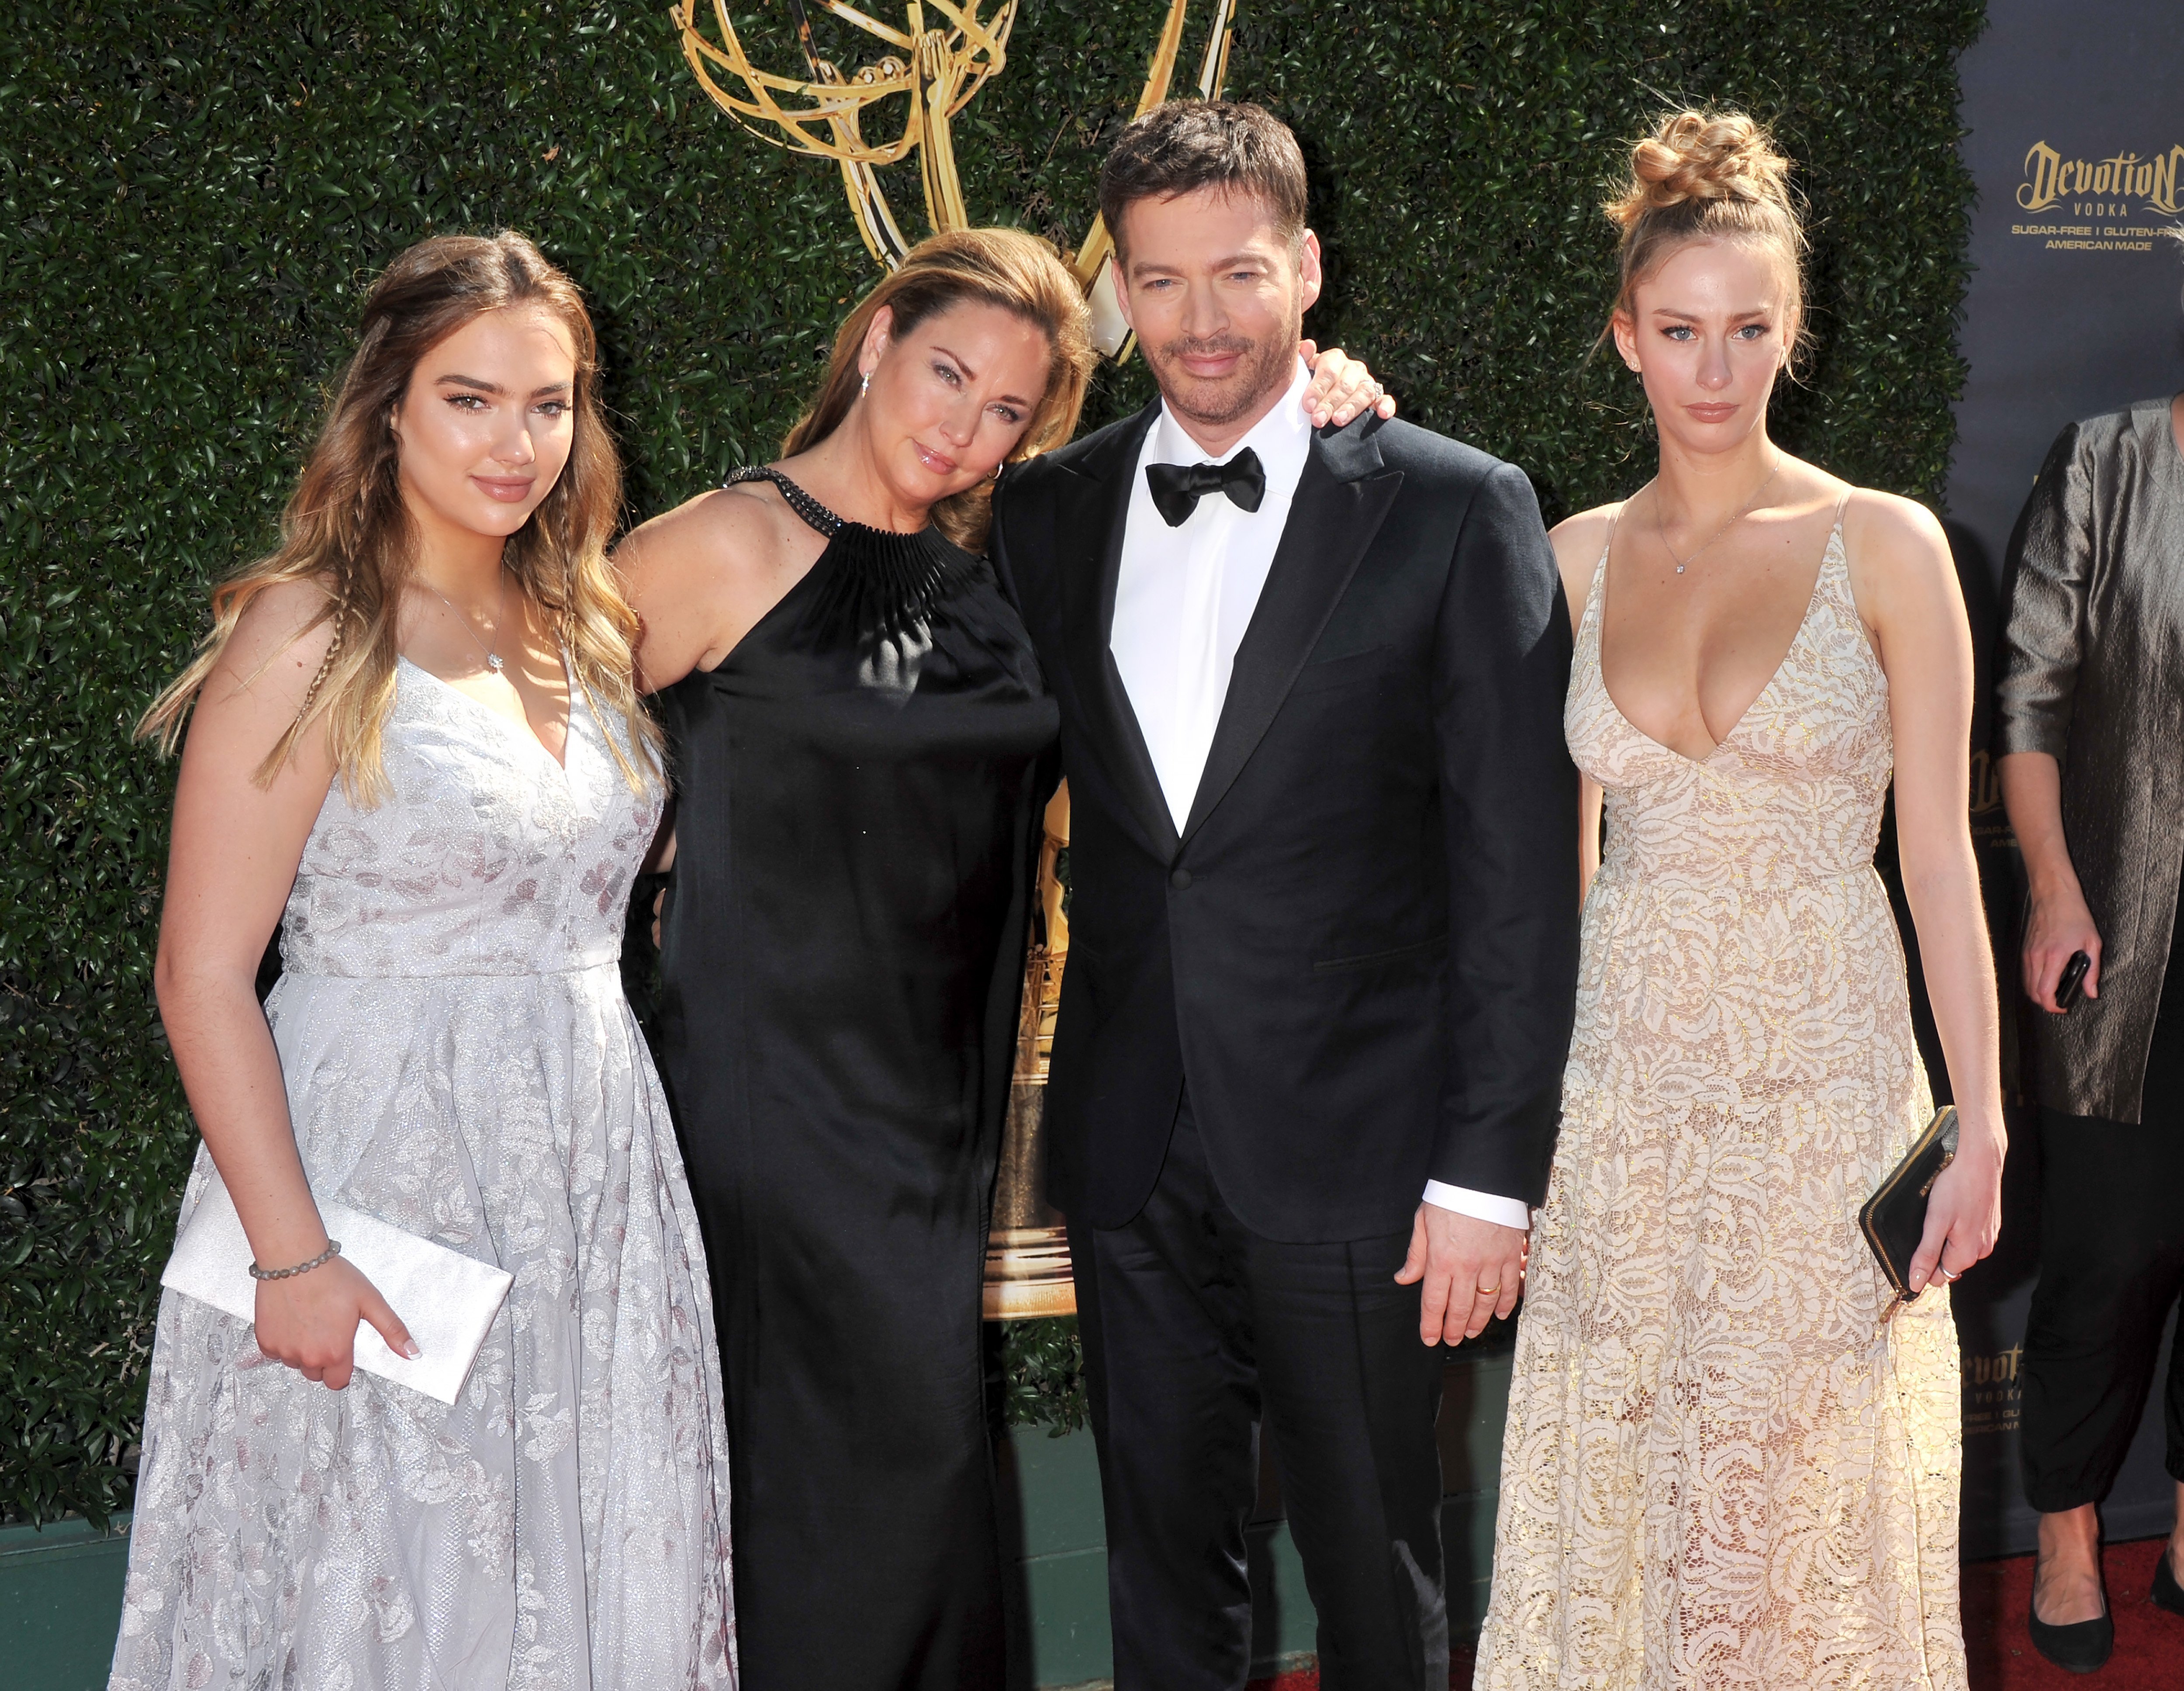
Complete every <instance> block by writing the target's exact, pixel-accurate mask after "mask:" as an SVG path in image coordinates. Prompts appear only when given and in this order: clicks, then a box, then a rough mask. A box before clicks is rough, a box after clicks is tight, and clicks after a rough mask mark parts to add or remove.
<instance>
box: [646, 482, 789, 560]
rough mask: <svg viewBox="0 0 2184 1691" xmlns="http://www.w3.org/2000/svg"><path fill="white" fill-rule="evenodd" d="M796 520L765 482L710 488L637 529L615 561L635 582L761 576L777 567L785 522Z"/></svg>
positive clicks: (779, 497)
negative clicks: (664, 576) (666, 576)
mask: <svg viewBox="0 0 2184 1691" xmlns="http://www.w3.org/2000/svg"><path fill="white" fill-rule="evenodd" d="M790 516H792V514H791V513H790V512H789V511H788V506H787V505H784V504H783V501H782V498H781V495H780V494H777V493H776V492H775V491H774V490H773V489H772V488H771V487H768V486H766V485H765V484H763V483H738V484H736V485H735V486H733V487H726V488H708V489H707V490H706V491H705V492H704V493H702V494H698V495H697V496H696V497H695V498H693V499H685V500H683V501H682V504H681V505H677V506H676V507H675V509H674V510H672V511H663V512H662V513H661V514H660V516H655V517H654V518H652V519H651V520H650V521H649V522H643V523H641V524H639V525H638V527H636V528H633V529H632V530H631V531H630V533H629V535H628V537H627V539H624V540H623V542H622V543H621V546H620V547H619V548H618V549H617V550H616V554H615V560H616V563H617V564H618V565H620V566H621V568H622V570H623V571H624V572H626V573H627V574H629V575H631V576H632V577H638V576H641V575H645V574H654V573H659V572H668V573H671V574H675V575H677V576H684V575H688V574H692V573H697V574H706V575H710V574H715V573H722V572H725V573H727V574H731V575H733V573H735V572H737V571H738V570H739V569H744V570H750V571H753V572H757V573H761V574H762V573H765V572H767V571H769V570H770V569H771V568H772V564H773V559H772V554H773V552H774V551H776V550H777V549H778V547H779V545H780V544H781V541H782V539H783V529H784V524H783V518H784V517H790ZM792 520H793V519H792Z"/></svg>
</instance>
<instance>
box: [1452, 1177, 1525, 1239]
mask: <svg viewBox="0 0 2184 1691" xmlns="http://www.w3.org/2000/svg"><path fill="white" fill-rule="evenodd" d="M1426 1202H1427V1203H1430V1204H1432V1205H1433V1206H1434V1207H1435V1208H1437V1209H1452V1210H1454V1211H1455V1212H1456V1213H1457V1214H1458V1215H1468V1216H1470V1217H1472V1218H1473V1219H1474V1220H1478V1221H1491V1222H1494V1223H1496V1225H1500V1226H1503V1227H1514V1228H1517V1229H1518V1230H1519V1231H1529V1229H1530V1227H1531V1225H1532V1212H1531V1211H1530V1209H1529V1208H1526V1206H1525V1205H1524V1203H1523V1202H1522V1201H1521V1200H1519V1199H1517V1198H1513V1197H1497V1196H1496V1194H1494V1193H1492V1192H1474V1191H1472V1189H1471V1188H1470V1187H1469V1186H1451V1185H1449V1184H1448V1182H1447V1181H1446V1180H1428V1181H1427V1182H1426Z"/></svg>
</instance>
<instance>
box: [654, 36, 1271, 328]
mask: <svg viewBox="0 0 2184 1691" xmlns="http://www.w3.org/2000/svg"><path fill="white" fill-rule="evenodd" d="M701 3H703V0H674V3H673V4H672V5H671V7H670V8H669V15H670V16H671V17H672V18H673V19H674V20H675V25H676V27H677V29H678V30H680V31H682V56H683V57H684V58H685V59H688V60H689V62H690V69H691V71H692V73H693V74H694V75H696V77H697V79H698V82H699V87H703V88H704V89H705V92H706V93H707V94H708V95H710V97H711V98H712V100H713V103H714V104H716V105H717V106H718V107H720V109H721V110H722V111H724V112H726V113H727V114H728V115H729V116H730V117H732V118H733V119H734V120H736V121H737V122H738V123H739V124H741V125H742V126H744V128H745V129H747V130H749V131H750V132H751V133H752V134H754V135H755V136H757V137H759V138H760V140H761V141H766V142H772V144H773V145H774V146H777V147H785V148H788V150H789V151H790V152H792V153H808V154H810V155H811V156H812V157H814V158H819V159H833V161H834V162H835V163H836V164H837V165H839V166H840V167H841V171H842V189H843V192H844V193H846V194H847V195H848V196H849V199H850V215H851V216H852V217H854V218H855V219H856V222H857V232H858V233H859V234H860V235H861V236H863V237H864V239H865V246H866V249H867V250H869V251H870V252H871V254H872V257H873V258H874V259H876V260H877V261H878V262H879V263H881V264H883V265H886V266H887V267H888V268H889V269H890V270H892V269H894V266H895V265H899V264H900V263H901V262H902V259H903V255H904V254H905V253H907V252H908V251H909V250H910V246H911V243H909V242H908V241H906V240H905V239H904V238H903V233H902V230H901V227H900V226H899V225H898V224H897V223H896V222H895V220H894V210H893V209H891V208H890V207H889V204H888V201H887V195H886V194H885V193H883V192H882V190H881V188H880V184H879V177H878V176H877V174H876V173H877V170H879V168H880V167H881V166H882V165H899V164H901V163H902V162H903V161H904V160H905V159H908V158H909V157H910V155H911V153H916V154H917V159H918V166H919V172H920V176H921V178H922V181H923V185H924V188H925V216H926V220H927V221H928V223H929V224H931V225H932V226H933V230H934V231H935V232H939V231H942V230H948V229H962V228H966V227H967V226H969V224H970V221H971V218H970V214H969V212H968V211H967V210H966V209H965V208H964V204H963V185H962V183H961V181H959V180H958V178H957V176H956V143H955V140H954V137H952V135H951V134H950V130H949V126H950V123H951V122H953V121H954V120H955V119H956V116H957V114H960V113H961V111H962V109H964V107H966V106H967V105H969V104H970V103H971V99H972V96H973V95H975V94H976V93H977V92H978V90H979V89H980V88H981V87H984V86H985V83H986V81H988V79H989V78H990V77H994V76H997V75H1000V72H1001V69H1002V67H1003V66H1004V65H1006V64H1007V63H1008V54H1007V47H1008V40H1009V31H1010V29H1011V26H1012V25H1014V24H1015V22H1016V16H1017V0H999V3H997V4H989V0H952V3H951V0H911V3H910V4H909V5H908V6H907V7H906V8H905V18H904V21H903V27H902V28H900V29H897V28H895V27H894V25H889V24H883V23H882V22H881V21H880V20H878V19H877V18H873V17H868V16H867V15H866V14H864V13H862V12H860V11H859V10H857V8H855V7H854V6H849V5H844V4H843V3H841V0H816V4H815V5H814V6H812V7H811V8H809V10H807V8H806V7H805V3H804V0H787V3H788V12H789V15H790V17H791V18H793V19H794V21H795V25H796V38H797V41H798V42H799V44H800V45H801V46H802V47H803V49H804V67H805V75H803V76H779V75H775V74H773V73H772V71H768V70H760V69H759V68H758V67H757V66H756V65H755V64H752V63H751V61H750V59H749V55H748V54H746V53H744V45H743V42H742V41H741V40H740V39H739V38H738V36H737V34H736V30H735V25H734V24H733V22H731V21H730V20H729V17H728V7H727V0H711V11H712V14H713V32H712V34H710V35H708V34H707V32H706V31H705V29H704V27H703V26H702V25H700V24H699V21H698V11H699V5H700V4H701ZM811 11H818V12H824V13H830V14H833V16H835V17H837V18H839V19H841V20H844V22H846V23H849V24H850V25H854V26H855V28H856V29H858V30H861V31H863V32H864V33H865V34H866V35H868V36H872V37H873V38H874V39H875V40H877V41H878V42H883V43H884V44H885V45H886V46H888V47H892V48H894V52H892V53H884V54H883V55H882V56H881V57H880V58H879V59H875V60H874V61H873V62H872V64H866V65H863V66H861V68H859V69H858V70H854V71H850V72H849V73H848V74H846V75H845V74H844V72H843V71H842V70H840V69H839V68H838V66H836V65H835V64H834V63H833V61H832V60H831V59H826V58H824V57H822V55H821V53H820V51H819V42H818V38H817V36H816V35H815V34H814V33H813V31H812V27H811V15H810V13H811ZM1189 12H1190V0H1169V4H1168V8H1167V21H1166V22H1165V23H1164V24H1163V25H1162V26H1161V32H1160V39H1159V41H1158V42H1157V43H1156V45H1155V46H1154V48H1153V56H1152V64H1151V66H1150V67H1149V69H1148V70H1147V71H1146V73H1145V91H1144V92H1143V93H1141V94H1140V95H1139V97H1138V108H1137V110H1136V112H1135V113H1134V115H1135V116H1138V117H1143V116H1144V115H1145V114H1146V113H1147V112H1149V111H1151V109H1153V108H1154V107H1155V106H1156V105H1158V104H1159V103H1161V102H1162V100H1165V99H1166V98H1167V91H1168V84H1169V82H1170V81H1172V80H1173V77H1174V75H1175V61H1176V57H1177V55H1178V53H1180V52H1181V51H1182V48H1183V25H1184V18H1185V16H1186V15H1187V14H1188V13H1189ZM1235 12H1236V0H1214V5H1213V24H1212V31H1210V33H1209V34H1208V35H1207V36H1206V53H1205V56H1204V58H1203V59H1201V61H1200V64H1199V71H1198V92H1199V94H1200V96H1201V98H1206V99H1212V98H1217V96H1218V95H1219V93H1220V92H1221V89H1222V87H1223V84H1224V83H1225V82H1226V81H1228V76H1229V36H1230V33H1231V30H1232V25H1233V24H1234V18H1235ZM898 99H899V100H901V101H903V102H904V106H903V115H902V124H901V128H900V131H896V132H895V133H894V137H893V139H891V140H877V141H876V140H871V139H868V138H867V137H866V135H865V130H864V126H865V122H866V117H867V115H868V114H873V109H874V108H876V107H877V106H879V105H880V104H881V103H883V102H884V101H889V100H898ZM874 126H875V127H876V128H877V127H878V126H879V125H878V122H877V117H875V123H874ZM888 127H889V128H890V129H892V128H893V125H892V124H891V123H890V124H889V126H888ZM1112 251H1114V243H1113V242H1112V241H1110V240H1109V239H1108V238H1107V231H1106V226H1105V225H1103V224H1102V223H1101V222H1100V220H1099V219H1098V218H1096V217H1095V218H1094V219H1093V220H1092V227H1091V229H1090V231H1089V232H1088V233H1087V234H1086V235H1085V237H1084V241H1083V243H1081V244H1079V246H1078V248H1077V250H1076V251H1075V252H1074V253H1073V254H1065V255H1064V256H1065V257H1067V259H1068V260H1069V264H1070V266H1071V268H1072V269H1073V270H1074V271H1076V273H1077V279H1078V282H1081V283H1082V284H1083V285H1084V291H1085V294H1086V297H1087V299H1088V300H1089V304H1091V307H1092V331H1093V339H1094V341H1095V343H1097V344H1098V346H1099V348H1100V351H1101V352H1103V353H1106V354H1111V355H1112V356H1113V357H1115V358H1116V359H1117V360H1122V359H1125V358H1128V356H1129V355H1130V341H1131V337H1130V332H1129V326H1128V324H1127V323H1125V322H1124V321H1123V313H1122V310H1121V308H1120V307H1119V306H1118V305H1117V304H1116V301H1115V283H1114V267H1113V266H1112V265H1110V264H1108V263H1107V255H1108V254H1110V253H1112Z"/></svg>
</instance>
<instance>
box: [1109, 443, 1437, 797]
mask: <svg viewBox="0 0 2184 1691" xmlns="http://www.w3.org/2000/svg"><path fill="white" fill-rule="evenodd" d="M1402 481H1403V477H1402V472H1401V471H1397V470H1390V469H1389V468H1388V467H1387V466H1385V464H1383V463H1382V461H1381V459H1380V451H1379V448H1378V447H1376V446H1375V445H1373V441H1372V438H1371V437H1370V435H1369V434H1368V433H1365V432H1364V431H1362V429H1354V428H1346V429H1343V430H1340V431H1338V432H1336V433H1331V434H1315V435H1314V436H1313V437H1312V455H1311V456H1310V457H1309V458H1307V460H1305V467H1304V474H1303V476H1302V477H1301V478H1300V479H1299V481H1298V483H1297V490H1296V493H1295V496H1294V497H1293V498H1292V499H1290V517H1289V522H1287V523H1286V524H1284V527H1283V529H1282V538H1281V544H1279V546H1277V547H1276V548H1275V549H1274V561H1273V566H1272V567H1271V568H1270V569H1269V570H1268V572H1267V584H1266V586H1265V587H1264V588H1263V589H1262V590H1261V592H1260V594H1259V603H1258V607H1257V609H1256V610H1255V611H1253V612H1252V614H1251V622H1250V624H1249V626H1248V627H1246V628H1245V631H1244V640H1243V644H1242V645H1240V646H1238V647H1237V649H1236V663H1235V667H1234V670H1233V671H1232V672H1230V675H1229V693H1228V697H1227V699H1226V700H1224V701H1223V705H1222V707H1221V717H1220V721H1219V722H1218V723H1217V724H1216V725H1215V728H1214V730H1213V745H1212V748H1211V749H1210V750H1209V751H1207V752H1206V768H1205V772H1204V773H1202V774H1201V775H1200V777H1199V780H1198V791H1197V793H1196V795H1195V796H1194V797H1193V799H1192V801H1191V806H1190V818H1189V819H1188V820H1187V821H1186V822H1185V823H1184V829H1183V835H1182V837H1183V839H1184V840H1189V839H1190V837H1191V835H1192V834H1195V832H1197V830H1198V828H1199V826H1200V824H1201V823H1203V822H1204V821H1205V820H1206V817H1207V815H1208V814H1210V813H1211V812H1212V809H1213V807H1214V806H1216V805H1217V804H1219V803H1220V802H1221V800H1222V796H1223V795H1224V794H1225V793H1227V792H1228V790H1229V788H1230V787H1231V786H1232V785H1234V783H1235V779H1236V777H1237V776H1238V775H1240V774H1241V773H1243V769H1244V765H1245V762H1248V761H1249V760H1250V758H1251V753H1252V751H1254V750H1255V749H1256V747H1257V745H1258V744H1259V741H1260V740H1261V739H1263V738H1264V737H1265V735H1266V732H1267V729H1268V726H1269V725H1270V724H1271V723H1273V720H1274V712H1277V711H1278V710H1279V709H1280V708H1281V704H1282V700H1284V698H1286V697H1287V696H1288V695H1289V690H1290V687H1291V685H1293V684H1295V680H1296V678H1297V672H1298V671H1299V670H1301V668H1303V667H1304V661H1305V659H1306V658H1307V657H1309V656H1311V655H1312V648H1313V646H1315V645H1318V642H1319V636H1320V631H1321V630H1322V629H1323V628H1326V626H1327V619H1328V618H1329V617H1330V616H1332V615H1333V614H1334V607H1335V605H1336V603H1337V602H1338V601H1339V600H1340V599H1341V597H1342V595H1343V593H1344V591H1345V590H1346V589H1347V588H1348V587H1349V585H1350V578H1351V577H1352V576H1354V575H1356V574H1357V566H1358V565H1359V563H1361V562H1362V561H1363V559H1364V556H1365V553H1366V550H1367V548H1368V547H1369V546H1371V545H1372V544H1373V536H1374V535H1376V534H1377V533H1379V530H1380V524H1381V523H1382V522H1384V521H1385V519H1386V517H1387V515H1388V508H1389V506H1390V505H1393V504H1394V503H1395V499H1396V489H1397V488H1399V487H1401V485H1402ZM1117 556H1118V557H1119V550H1118V552H1117ZM1114 579H1115V577H1114V572H1113V570H1112V567H1111V569H1110V571H1109V573H1108V577H1107V581H1108V587H1107V606H1108V611H1109V612H1110V615H1111V616H1112V611H1113V609H1114ZM1133 725H1134V724H1133ZM1148 769H1150V765H1148Z"/></svg>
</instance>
